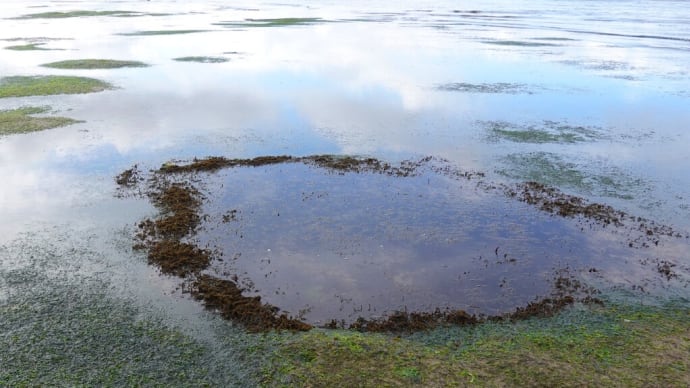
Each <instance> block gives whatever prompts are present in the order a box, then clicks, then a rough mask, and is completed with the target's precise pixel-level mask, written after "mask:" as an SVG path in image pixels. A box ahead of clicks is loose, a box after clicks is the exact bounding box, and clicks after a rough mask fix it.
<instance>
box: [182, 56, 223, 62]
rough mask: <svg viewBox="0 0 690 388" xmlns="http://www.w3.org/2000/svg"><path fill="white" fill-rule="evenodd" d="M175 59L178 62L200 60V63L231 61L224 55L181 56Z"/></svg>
mask: <svg viewBox="0 0 690 388" xmlns="http://www.w3.org/2000/svg"><path fill="white" fill-rule="evenodd" d="M173 60H175V61H178V62H198V63H223V62H228V61H230V60H229V59H227V58H223V57H204V56H200V57H195V56H192V57H179V58H173Z"/></svg>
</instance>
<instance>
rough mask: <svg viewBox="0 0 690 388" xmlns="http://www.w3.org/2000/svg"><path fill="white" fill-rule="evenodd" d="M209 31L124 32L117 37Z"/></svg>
mask: <svg viewBox="0 0 690 388" xmlns="http://www.w3.org/2000/svg"><path fill="white" fill-rule="evenodd" d="M208 31H209V30H146V31H134V32H123V33H119V34H117V35H122V36H156V35H180V34H194V33H197V32H208Z"/></svg>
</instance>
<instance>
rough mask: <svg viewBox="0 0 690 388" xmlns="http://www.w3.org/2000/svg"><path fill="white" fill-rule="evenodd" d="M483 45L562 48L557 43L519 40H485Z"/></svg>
mask: <svg viewBox="0 0 690 388" xmlns="http://www.w3.org/2000/svg"><path fill="white" fill-rule="evenodd" d="M482 43H486V44H495V45H499V46H516V47H553V46H560V45H559V44H555V43H544V42H525V41H517V40H484V41H482Z"/></svg>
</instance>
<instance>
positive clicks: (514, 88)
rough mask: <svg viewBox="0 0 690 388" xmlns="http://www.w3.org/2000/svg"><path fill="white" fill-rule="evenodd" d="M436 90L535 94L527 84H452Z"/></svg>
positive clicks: (440, 86)
mask: <svg viewBox="0 0 690 388" xmlns="http://www.w3.org/2000/svg"><path fill="white" fill-rule="evenodd" d="M436 90H440V91H444V92H464V93H489V94H498V93H501V94H533V93H534V92H533V91H532V90H531V89H530V88H529V87H528V86H527V85H525V84H516V83H509V82H497V83H480V84H473V83H467V82H451V83H447V84H441V85H437V86H436Z"/></svg>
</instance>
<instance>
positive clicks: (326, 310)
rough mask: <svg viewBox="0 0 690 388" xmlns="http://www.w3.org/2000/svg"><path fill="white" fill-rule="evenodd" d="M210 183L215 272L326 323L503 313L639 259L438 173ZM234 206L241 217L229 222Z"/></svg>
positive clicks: (286, 176)
mask: <svg viewBox="0 0 690 388" xmlns="http://www.w3.org/2000/svg"><path fill="white" fill-rule="evenodd" d="M204 181H205V183H204V191H205V195H207V199H208V200H209V204H207V205H205V210H204V213H205V214H208V215H209V217H208V218H205V221H204V226H203V228H202V230H201V231H200V233H199V235H198V236H197V237H196V238H198V239H199V241H200V243H201V246H207V247H210V248H218V249H220V252H222V254H223V255H222V257H223V258H224V259H223V261H222V262H215V263H214V264H212V268H211V271H212V272H213V273H216V274H218V275H221V276H226V277H228V276H229V277H232V274H237V275H238V276H239V278H240V282H241V283H242V284H244V285H245V286H247V287H248V288H249V290H250V292H252V294H254V295H261V297H262V300H264V301H266V302H267V303H270V304H272V305H275V306H278V307H280V308H282V309H284V310H287V311H289V312H291V313H293V314H297V313H298V312H299V311H307V310H308V312H306V313H305V317H306V318H307V319H309V320H311V321H319V322H322V323H323V322H325V321H327V320H329V319H331V318H336V319H345V320H352V319H355V318H356V317H357V316H359V315H362V316H368V317H374V316H381V315H385V314H386V313H390V312H392V311H394V310H404V309H408V310H409V311H416V310H423V311H428V310H433V309H435V308H436V307H440V308H446V307H448V308H460V309H465V310H468V311H473V312H483V313H487V314H497V313H500V312H505V311H507V310H510V309H512V308H514V307H515V306H518V305H524V304H526V303H528V302H530V301H532V300H533V299H534V298H535V297H537V296H546V295H549V294H550V292H551V291H552V286H553V278H554V271H557V270H559V269H561V268H568V269H570V270H571V271H572V275H573V276H577V274H578V273H579V272H580V271H582V270H586V269H587V268H589V267H590V266H599V265H600V261H599V260H600V258H601V257H607V255H609V256H611V257H612V259H611V260H612V261H614V260H617V259H615V258H618V257H623V256H624V254H625V253H626V252H627V253H628V254H629V256H628V258H632V257H634V255H635V252H634V251H633V250H632V249H631V248H629V247H628V246H627V241H626V239H625V238H626V236H624V235H622V234H621V233H617V232H616V231H614V232H613V234H612V235H610V236H608V235H607V236H608V237H609V238H610V240H601V239H590V238H588V236H589V234H590V233H596V230H599V229H601V228H600V227H599V226H596V225H589V224H588V223H586V222H580V223H578V222H576V220H573V219H562V218H560V217H553V216H549V215H547V214H543V213H540V212H536V213H535V209H534V208H532V207H530V206H528V205H525V204H521V203H519V202H515V201H514V200H509V199H506V198H504V197H502V196H501V195H496V194H492V193H485V192H484V193H483V192H482V191H480V190H477V189H476V188H475V185H474V184H471V183H467V185H465V184H464V183H463V181H462V180H461V181H456V180H454V179H449V178H446V177H444V176H442V175H436V174H434V173H425V174H422V175H421V176H417V177H407V178H395V177H389V176H385V175H379V174H375V173H361V174H355V173H347V174H344V175H340V174H337V173H327V172H325V171H320V170H318V169H315V168H314V167H308V166H303V165H300V164H297V165H278V166H271V167H257V168H249V169H245V168H238V169H231V170H228V171H225V172H221V173H218V175H216V174H213V175H210V177H209V180H208V181H206V180H204ZM206 191H207V193H206ZM311 193H317V194H314V195H311ZM231 210H237V212H238V213H237V214H238V215H237V219H236V220H232V221H225V222H224V221H222V220H221V215H222V214H227V213H228V212H229V211H231ZM581 228H584V229H583V230H581ZM592 228H593V229H592ZM632 234H633V235H634V234H635V232H633V233H632Z"/></svg>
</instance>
